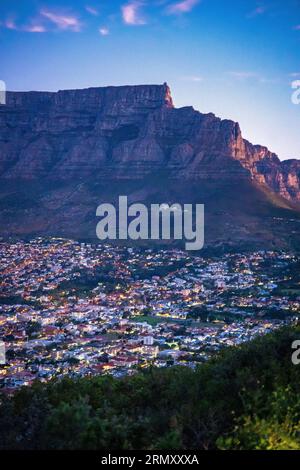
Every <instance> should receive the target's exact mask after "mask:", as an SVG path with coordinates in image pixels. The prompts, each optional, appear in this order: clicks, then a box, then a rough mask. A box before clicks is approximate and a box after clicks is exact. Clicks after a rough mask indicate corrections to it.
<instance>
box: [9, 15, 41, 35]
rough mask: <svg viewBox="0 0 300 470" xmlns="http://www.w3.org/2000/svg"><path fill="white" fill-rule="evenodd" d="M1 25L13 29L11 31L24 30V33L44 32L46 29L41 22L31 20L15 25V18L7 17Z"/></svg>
mask: <svg viewBox="0 0 300 470" xmlns="http://www.w3.org/2000/svg"><path fill="white" fill-rule="evenodd" d="M3 26H4V27H5V28H6V29H10V30H13V31H24V32H26V33H45V32H46V31H47V29H46V28H45V26H43V25H42V24H40V23H35V22H33V21H31V23H30V24H28V25H25V26H23V25H21V26H20V25H17V24H16V22H15V20H13V19H11V18H10V19H7V20H6V21H5V22H4V24H3Z"/></svg>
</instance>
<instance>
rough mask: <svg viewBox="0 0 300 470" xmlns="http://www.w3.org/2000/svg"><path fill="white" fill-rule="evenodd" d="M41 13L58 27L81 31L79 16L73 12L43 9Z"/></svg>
mask: <svg viewBox="0 0 300 470" xmlns="http://www.w3.org/2000/svg"><path fill="white" fill-rule="evenodd" d="M40 13H41V15H42V16H43V17H45V18H47V20H49V21H51V23H54V24H55V26H57V28H58V29H61V30H71V31H74V32H78V31H81V27H82V25H81V23H80V21H79V20H78V18H77V17H76V16H74V15H71V14H62V13H57V12H54V11H50V10H41V12H40Z"/></svg>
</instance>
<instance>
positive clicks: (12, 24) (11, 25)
mask: <svg viewBox="0 0 300 470" xmlns="http://www.w3.org/2000/svg"><path fill="white" fill-rule="evenodd" d="M4 26H5V27H6V28H7V29H18V27H17V25H16V23H15V21H14V20H11V19H9V20H6V21H5V23H4Z"/></svg>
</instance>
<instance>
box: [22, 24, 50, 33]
mask: <svg viewBox="0 0 300 470" xmlns="http://www.w3.org/2000/svg"><path fill="white" fill-rule="evenodd" d="M23 31H26V32H27V33H46V32H47V29H46V28H45V26H43V25H41V24H31V25H28V26H24V28H23Z"/></svg>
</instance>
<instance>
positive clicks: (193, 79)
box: [181, 75, 203, 83]
mask: <svg viewBox="0 0 300 470" xmlns="http://www.w3.org/2000/svg"><path fill="white" fill-rule="evenodd" d="M181 80H184V81H186V82H194V83H199V82H203V77H200V76H199V75H186V76H184V77H181Z"/></svg>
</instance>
